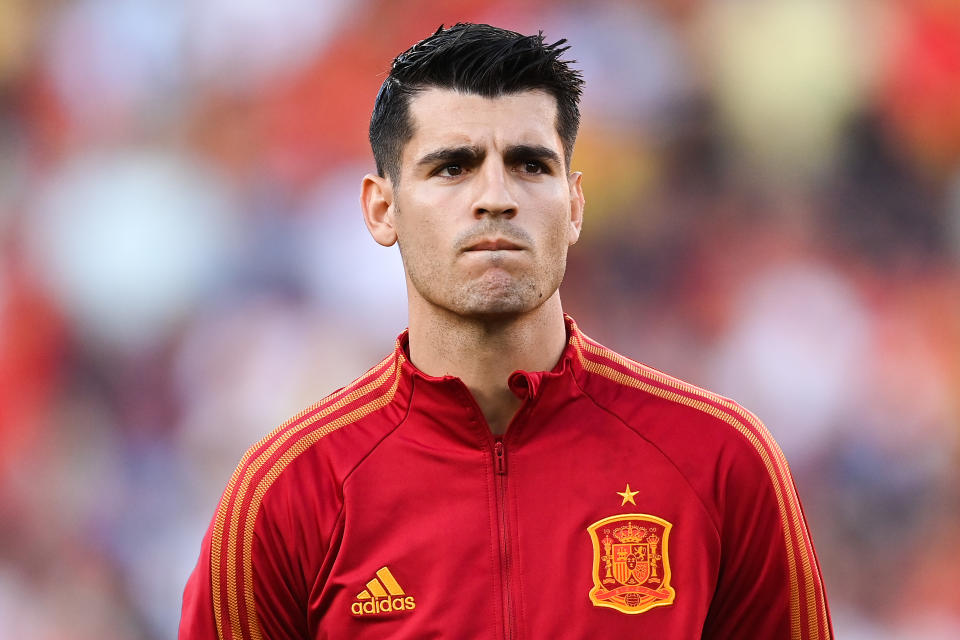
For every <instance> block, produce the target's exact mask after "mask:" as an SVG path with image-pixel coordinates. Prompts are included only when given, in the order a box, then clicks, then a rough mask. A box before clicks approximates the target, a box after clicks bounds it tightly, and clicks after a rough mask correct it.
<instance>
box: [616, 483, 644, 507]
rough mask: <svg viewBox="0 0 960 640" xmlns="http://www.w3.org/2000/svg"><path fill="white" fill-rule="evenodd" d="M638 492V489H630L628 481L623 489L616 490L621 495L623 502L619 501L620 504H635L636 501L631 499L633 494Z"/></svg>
mask: <svg viewBox="0 0 960 640" xmlns="http://www.w3.org/2000/svg"><path fill="white" fill-rule="evenodd" d="M638 493H640V492H639V491H630V483H629V482H628V483H627V488H626V489H625V490H624V491H617V492H616V494H617V495H618V496H623V502H621V503H620V506H621V507H622V506H623V505H625V504H627V503H628V502H629V503H630V504H632V505H633V506H637V503H636V502H634V501H633V496H635V495H637V494H638Z"/></svg>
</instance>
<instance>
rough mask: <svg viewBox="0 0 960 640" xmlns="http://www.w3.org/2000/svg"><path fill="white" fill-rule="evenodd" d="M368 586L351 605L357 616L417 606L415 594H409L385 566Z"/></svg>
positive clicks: (406, 609)
mask: <svg viewBox="0 0 960 640" xmlns="http://www.w3.org/2000/svg"><path fill="white" fill-rule="evenodd" d="M366 586H367V588H366V589H364V590H363V591H361V592H360V593H358V594H357V599H356V601H355V602H354V603H353V604H352V605H350V611H351V612H353V615H355V616H364V615H370V614H377V613H392V612H394V611H411V610H413V609H415V608H416V607H417V603H416V601H414V599H413V596H408V595H406V594H405V593H404V592H403V589H402V588H401V587H400V585H399V584H398V583H397V579H396V578H394V577H393V574H392V573H390V569H387V568H386V567H383V568H382V569H380V570H379V571H377V577H376V578H374V579H373V580H371V581H370V582H368V583H367V585H366Z"/></svg>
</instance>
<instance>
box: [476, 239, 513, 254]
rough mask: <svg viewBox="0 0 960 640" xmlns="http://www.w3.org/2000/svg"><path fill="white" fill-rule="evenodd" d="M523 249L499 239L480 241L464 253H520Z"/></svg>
mask: <svg viewBox="0 0 960 640" xmlns="http://www.w3.org/2000/svg"><path fill="white" fill-rule="evenodd" d="M522 249H523V247H521V246H520V245H518V244H516V243H514V242H510V241H509V240H504V239H502V238H497V239H493V240H480V241H479V242H475V243H474V244H471V245H470V246H468V247H467V248H466V249H464V251H520V250H522Z"/></svg>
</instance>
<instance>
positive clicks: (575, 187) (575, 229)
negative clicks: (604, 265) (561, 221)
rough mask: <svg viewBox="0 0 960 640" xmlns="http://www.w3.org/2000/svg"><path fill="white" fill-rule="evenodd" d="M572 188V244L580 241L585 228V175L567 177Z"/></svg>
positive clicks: (570, 239) (575, 173) (575, 174)
mask: <svg viewBox="0 0 960 640" xmlns="http://www.w3.org/2000/svg"><path fill="white" fill-rule="evenodd" d="M567 181H568V183H569V187H570V235H569V242H570V244H574V243H576V241H577V240H579V239H580V229H582V228H583V207H584V205H585V204H586V200H585V199H584V197H583V185H582V182H583V174H582V173H580V172H579V171H574V172H573V173H571V174H570V175H569V176H567Z"/></svg>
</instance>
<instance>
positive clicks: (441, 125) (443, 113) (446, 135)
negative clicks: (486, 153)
mask: <svg viewBox="0 0 960 640" xmlns="http://www.w3.org/2000/svg"><path fill="white" fill-rule="evenodd" d="M556 122H557V102H556V99H555V98H554V97H553V96H552V95H550V94H549V93H547V92H545V91H541V90H531V91H523V92H519V93H511V94H506V95H502V96H498V97H495V98H488V97H485V96H480V95H477V94H472V93H461V92H458V91H454V90H450V89H437V88H432V89H427V90H425V91H422V92H420V93H418V94H417V95H416V96H415V97H414V98H413V99H412V100H411V102H410V124H411V125H413V136H412V137H411V139H410V141H409V142H408V143H407V145H406V148H405V150H404V155H407V153H408V152H409V153H413V154H416V153H418V152H420V151H423V150H424V149H426V148H430V147H435V146H437V145H442V146H449V145H467V146H481V147H484V146H488V145H490V144H501V143H502V144H513V145H515V144H536V145H541V146H546V147H549V148H552V149H555V150H556V151H557V152H558V153H561V154H562V146H563V145H562V142H561V140H560V136H559V134H558V133H557V127H556Z"/></svg>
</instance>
